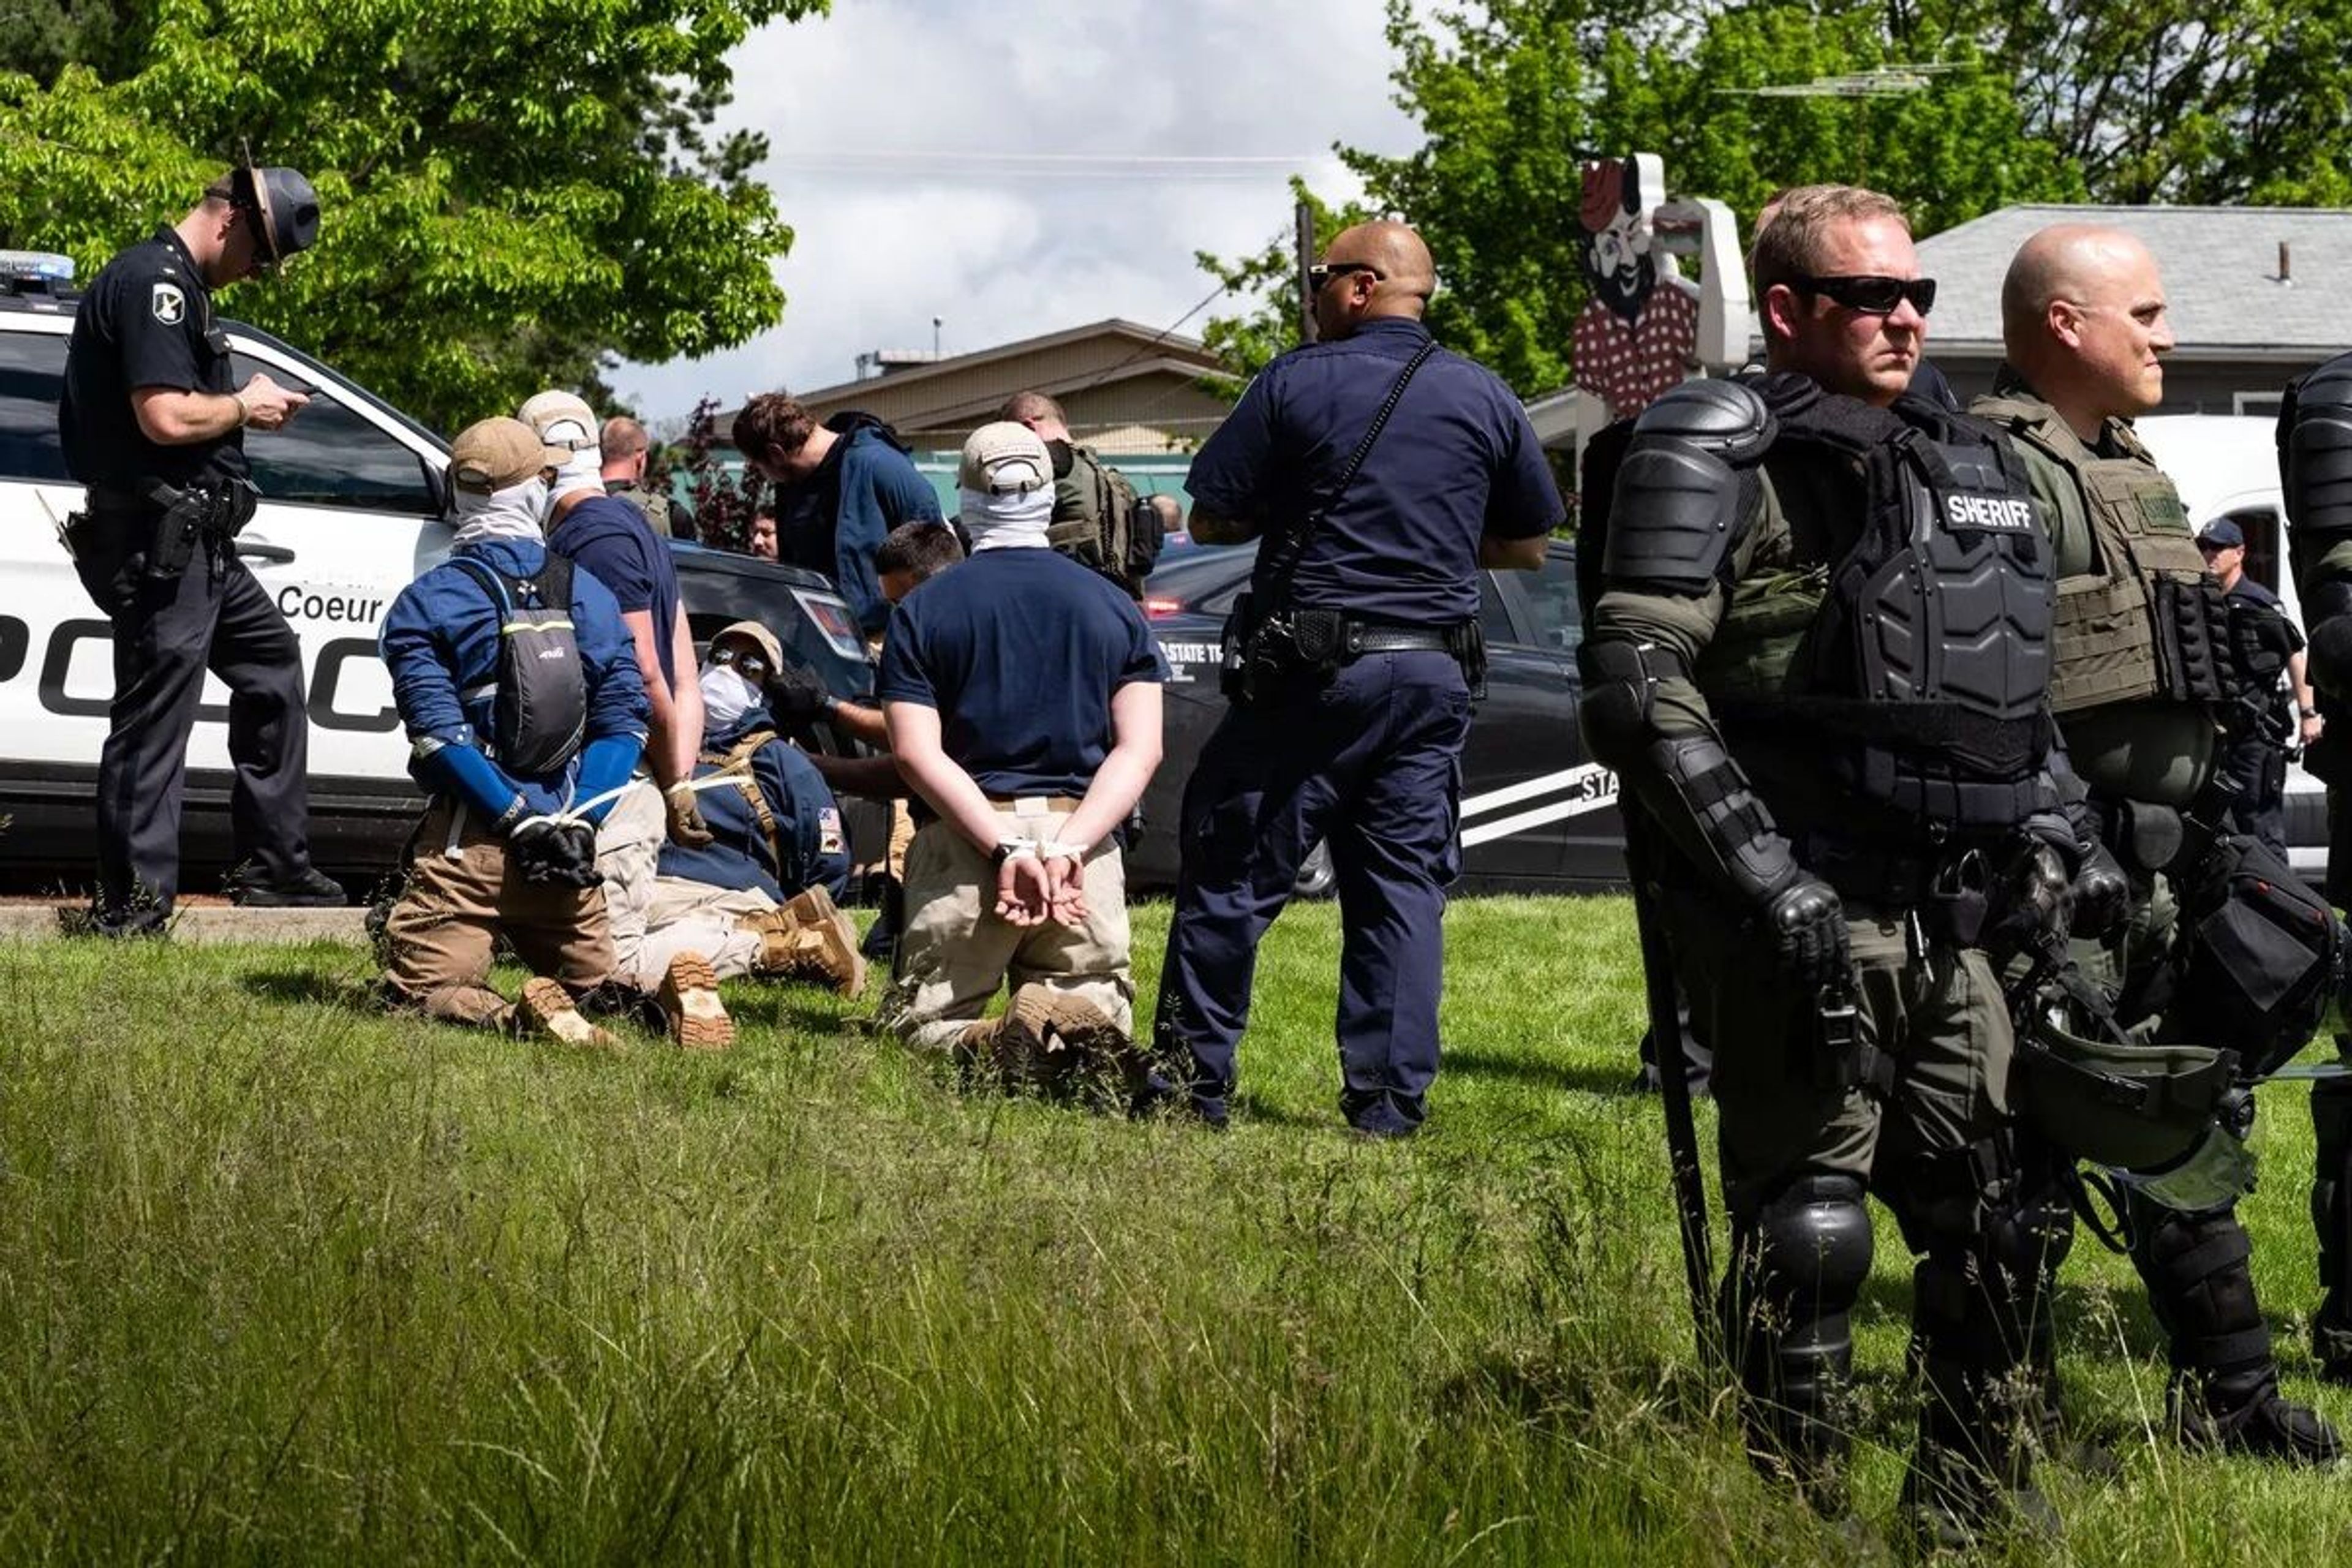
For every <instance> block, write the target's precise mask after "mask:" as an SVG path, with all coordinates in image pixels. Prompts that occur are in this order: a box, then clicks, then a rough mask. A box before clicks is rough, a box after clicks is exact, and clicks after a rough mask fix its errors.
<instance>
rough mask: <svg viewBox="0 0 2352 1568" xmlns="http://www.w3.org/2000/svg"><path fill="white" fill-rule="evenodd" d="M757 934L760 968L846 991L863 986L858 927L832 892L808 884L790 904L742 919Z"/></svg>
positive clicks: (849, 993)
mask: <svg viewBox="0 0 2352 1568" xmlns="http://www.w3.org/2000/svg"><path fill="white" fill-rule="evenodd" d="M740 924H741V926H742V928H743V929H744V930H746V931H757V932H758V933H759V934H760V973H762V974H768V975H775V976H780V977H782V978H785V979H791V980H806V981H810V982H813V983H814V984H819V985H824V986H829V987H831V988H832V989H833V990H835V991H838V992H840V993H841V994H843V995H844V996H856V995H857V994H860V993H861V992H863V991H864V990H865V989H866V955H865V954H864V953H862V952H858V951H857V928H856V927H855V926H853V925H851V924H850V923H849V917H848V916H847V915H845V914H843V913H842V912H841V911H840V910H837V909H835V907H834V903H833V896H832V895H831V894H829V893H827V892H826V891H825V890H824V889H823V888H811V889H808V890H807V891H806V892H803V893H802V894H801V895H800V896H799V897H797V898H795V899H793V900H792V901H791V902H790V903H788V904H785V905H783V906H782V907H781V908H778V909H773V910H768V911H766V912H765V913H763V914H756V915H750V916H747V917H745V918H744V920H743V921H741V922H740Z"/></svg>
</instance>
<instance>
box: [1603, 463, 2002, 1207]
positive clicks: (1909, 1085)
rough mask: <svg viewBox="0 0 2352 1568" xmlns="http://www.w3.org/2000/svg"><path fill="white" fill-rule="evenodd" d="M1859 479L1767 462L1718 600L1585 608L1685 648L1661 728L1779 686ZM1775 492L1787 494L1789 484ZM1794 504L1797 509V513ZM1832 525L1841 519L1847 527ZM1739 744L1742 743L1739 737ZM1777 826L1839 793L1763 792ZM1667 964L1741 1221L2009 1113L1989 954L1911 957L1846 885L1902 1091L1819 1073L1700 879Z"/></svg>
mask: <svg viewBox="0 0 2352 1568" xmlns="http://www.w3.org/2000/svg"><path fill="white" fill-rule="evenodd" d="M1859 488H1860V485H1859V480H1858V479H1855V478H1853V477H1852V476H1836V475H1831V474H1825V473H1822V472H1820V471H1818V470H1817V469H1813V468H1799V467H1796V466H1794V465H1790V466H1788V467H1784V468H1775V467H1774V466H1773V465H1772V464H1771V462H1770V459H1769V458H1768V459H1767V463H1766V474H1765V480H1764V483H1763V485H1762V486H1761V487H1760V489H1761V493H1760V496H1759V502H1758V507H1757V511H1756V517H1755V520H1754V521H1753V522H1751V524H1750V525H1749V527H1748V531H1747V537H1746V538H1745V539H1744V540H1743V541H1742V542H1740V543H1739V544H1738V545H1737V546H1735V547H1734V552H1733V557H1732V572H1731V577H1732V580H1733V586H1732V589H1731V591H1730V593H1729V594H1728V595H1726V594H1725V593H1724V592H1723V591H1722V590H1721V589H1720V588H1718V589H1716V590H1714V591H1712V592H1710V593H1709V594H1708V595H1706V596H1704V597H1702V598H1696V599H1685V598H1678V597H1673V596H1669V595H1642V594H1633V593H1627V592H1624V591H1622V590H1611V591H1608V592H1605V593H1604V594H1603V595H1602V597H1601V601H1600V604H1599V605H1598V606H1596V608H1595V611H1594V615H1593V625H1594V626H1595V627H1601V626H1610V627H1614V628H1619V629H1622V631H1624V632H1626V633H1628V634H1631V635H1633V636H1636V637H1640V638H1642V639H1643V640H1647V641H1652V642H1655V643H1657V644H1658V645H1660V646H1662V647H1666V648H1668V649H1671V650H1672V651H1674V652H1675V653H1676V654H1678V655H1680V656H1681V658H1682V662H1683V664H1684V665H1685V667H1686V668H1689V669H1690V670H1691V672H1692V676H1693V679H1692V680H1689V681H1681V680H1673V679H1667V680H1662V681H1660V682H1659V684H1658V687H1657V692H1656V713H1657V717H1658V723H1659V728H1660V729H1661V730H1663V731H1666V732H1668V733H1706V732H1713V731H1715V729H1716V725H1715V721H1714V718H1713V716H1712V714H1711V713H1710V711H1709V709H1708V699H1709V697H1713V698H1715V699H1716V700H1725V699H1727V698H1736V697H1740V696H1747V695H1752V694H1755V693H1759V692H1765V691H1769V690H1773V689H1780V688H1782V687H1783V686H1784V685H1785V684H1786V683H1787V682H1789V681H1790V679H1791V677H1790V663H1791V661H1792V660H1793V658H1795V656H1796V652H1797V649H1798V647H1799V645H1800V643H1801V639H1802V637H1803V634H1804V632H1805V631H1806V629H1807V628H1809V627H1810V626H1811V625H1812V624H1813V621H1814V618H1815V616H1817V615H1818V614H1819V611H1820V608H1821V604H1822V592H1823V589H1824V587H1825V585H1826V583H1827V579H1828V570H1829V569H1828V563H1829V562H1831V561H1833V560H1835V559H1837V558H1838V557H1840V556H1841V555H1843V552H1845V550H1846V549H1847V548H1848V547H1850V546H1851V544H1852V542H1853V540H1852V537H1851V529H1852V527H1853V524H1852V522H1851V521H1850V520H1851V519H1853V517H1854V516H1855V514H1856V512H1857V510H1858V500H1857V498H1856V492H1857V491H1858V490H1859ZM1784 495H1785V496H1786V498H1787V499H1786V500H1785V501H1784V500H1783V496H1784ZM1792 514H1793V516H1792ZM1841 523H1843V525H1844V531H1843V534H1842V533H1841V528H1840V525H1841ZM1734 754H1735V755H1737V754H1738V749H1737V748H1736V747H1735V748H1734ZM1769 804H1770V805H1771V807H1772V810H1773V813H1774V815H1775V816H1776V817H1777V818H1778V819H1779V821H1780V826H1781V828H1782V830H1783V831H1785V832H1790V833H1792V834H1794V833H1799V832H1802V831H1804V830H1806V829H1808V828H1814V829H1825V828H1834V827H1835V826H1838V823H1839V819H1840V817H1841V816H1842V815H1843V807H1842V806H1841V805H1840V803H1839V802H1838V801H1836V800H1834V799H1814V800H1800V799H1788V798H1773V799H1771V800H1770V801H1769ZM1669 893H1670V901H1671V905H1672V907H1671V908H1670V909H1669V910H1668V911H1667V919H1668V922H1669V926H1670V928H1671V929H1672V931H1673V932H1674V947H1675V954H1676V965H1675V966H1676V970H1677V975H1678V978H1679V979H1680V980H1681V981H1682V984H1683V985H1684V988H1685V994H1687V995H1688V996H1689V997H1690V998H1691V1005H1692V1009H1693V1012H1694V1015H1695V1018H1696V1019H1704V1020H1705V1022H1704V1024H1703V1025H1702V1026H1700V1027H1699V1029H1698V1032H1699V1034H1700V1037H1702V1038H1705V1039H1708V1040H1710V1041H1713V1042H1714V1043H1715V1047H1716V1053H1717V1054H1716V1060H1715V1077H1714V1082H1715V1094H1716V1101H1717V1106H1718V1108H1719V1110H1720V1118H1719V1124H1720V1130H1721V1131H1720V1138H1721V1153H1722V1162H1723V1182H1724V1196H1725V1202H1726V1203H1727V1205H1729V1206H1730V1208H1731V1211H1732V1213H1733V1214H1734V1215H1735V1216H1750V1217H1752V1216H1753V1215H1755V1213H1756V1212H1757V1209H1758V1207H1759V1205H1760V1204H1761V1203H1762V1201H1763V1200H1764V1198H1765V1197H1766V1196H1768V1195H1769V1194H1770V1193H1771V1192H1772V1191H1774V1190H1775V1189H1776V1188H1778V1187H1780V1186H1783V1185H1785V1184H1787V1183H1788V1181H1789V1180H1790V1178H1792V1177H1797V1176H1801V1175H1839V1176H1849V1177H1852V1178H1853V1179H1854V1180H1855V1181H1857V1182H1860V1183H1862V1184H1864V1185H1870V1184H1872V1181H1873V1174H1874V1170H1876V1169H1878V1168H1879V1162H1880V1154H1879V1150H1880V1146H1881V1144H1882V1143H1884V1144H1885V1145H1886V1147H1887V1150H1888V1152H1889V1154H1890V1155H1891V1156H1893V1157H1894V1159H1895V1160H1896V1161H1900V1160H1902V1159H1905V1158H1908V1157H1910V1156H1913V1155H1916V1154H1921V1153H1930V1152H1937V1151H1952V1150H1966V1149H1968V1148H1969V1146H1971V1145H1973V1144H1975V1143H1977V1142H1979V1141H1981V1140H1983V1139H1985V1138H1988V1137H1990V1136H1991V1135H1992V1134H1994V1133H1995V1132H1996V1131H1999V1130H2000V1128H2002V1127H2004V1126H2005V1125H2007V1124H2008V1121H2009V1120H2010V1110H2009V1102H2008V1081H2009V1062H2010V1054H2011V1044H2012V1039H2011V1024H2010V1018H2009V1011H2008V1005H2007V1003H2006V1002H2005V1001H2004V999H2003V997H2002V994H2001V990H2000V984H1999V983H1998V980H1997V978H1996V977H1994V976H1993V975H1992V974H1991V973H1990V970H1989V969H1988V968H1987V966H1986V964H1985V962H1984V956H1983V954H1982V953H1981V952H1978V951H1977V950H1975V949H1961V948H1955V947H1951V946H1949V945H1948V944H1946V943H1943V942H1934V943H1932V944H1930V945H1929V946H1928V948H1927V952H1924V953H1920V954H1914V953H1913V952H1910V951H1909V945H1910V944H1908V943H1907V942H1906V940H1905V916H1906V912H1907V911H1906V910H1905V909H1904V908H1902V907H1899V906H1875V907H1874V906H1873V905H1872V904H1871V903H1870V902H1869V901H1868V900H1856V899H1854V898H1852V897H1849V898H1847V900H1846V915H1847V922H1848V927H1849V931H1850V940H1851V942H1852V944H1853V956H1854V961H1855V963H1856V965H1857V966H1858V968H1859V969H1860V970H1861V971H1862V982H1863V984H1862V985H1861V991H1860V994H1859V995H1858V996H1857V997H1856V999H1855V1004H1856V1006H1857V1008H1858V1010H1859V1013H1860V1017H1859V1023H1860V1025H1861V1027H1862V1033H1863V1039H1864V1043H1865V1044H1866V1045H1867V1046H1869V1047H1873V1048H1874V1049H1875V1050H1878V1051H1882V1052H1885V1053H1887V1054H1889V1055H1891V1056H1893V1057H1895V1058H1898V1059H1899V1061H1900V1063H1901V1072H1900V1078H1899V1081H1898V1084H1897V1088H1896V1091H1895V1093H1894V1094H1893V1095H1892V1096H1888V1097H1885V1098H1882V1097H1881V1096H1880V1095H1879V1094H1877V1093H1876V1092H1875V1091H1874V1090H1872V1089H1870V1088H1869V1087H1867V1086H1866V1085H1859V1084H1846V1085H1833V1084H1829V1083H1828V1082H1826V1079H1828V1078H1829V1077H1830V1076H1831V1075H1832V1072H1833V1069H1834V1064H1832V1063H1831V1062H1829V1061H1827V1060H1826V1059H1824V1058H1825V1056H1826V1053H1825V1051H1824V1048H1823V1047H1822V1045H1821V1023H1820V1014H1819V1008H1818V1005H1817V1004H1816V1001H1815V999H1814V998H1812V997H1810V996H1801V995H1798V994H1796V992H1795V991H1794V989H1793V988H1792V987H1791V986H1790V984H1789V983H1788V981H1787V979H1786V977H1785V976H1784V975H1782V974H1781V973H1780V969H1779V966H1778V964H1777V963H1775V961H1774V958H1773V954H1772V952H1771V949H1770V947H1769V944H1765V943H1759V942H1758V940H1757V935H1756V932H1755V930H1754V927H1753V922H1752V921H1750V920H1749V919H1748V911H1747V910H1740V909H1738V908H1734V907H1730V906H1728V905H1727V903H1726V901H1725V900H1723V899H1722V898H1721V896H1720V894H1719V893H1718V892H1717V889H1713V888H1711V887H1707V886H1705V885H1703V884H1692V885H1690V886H1687V887H1685V888H1679V889H1671V888H1670V889H1669Z"/></svg>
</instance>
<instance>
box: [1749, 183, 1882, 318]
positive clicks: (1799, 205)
mask: <svg viewBox="0 0 2352 1568" xmlns="http://www.w3.org/2000/svg"><path fill="white" fill-rule="evenodd" d="M1766 205H1768V206H1769V205H1771V204H1769V203H1768V204H1766ZM1882 217H1884V218H1893V219H1894V220H1895V222H1896V223H1899V224H1901V225H1902V226H1903V232H1904V233H1906V234H1909V233H1910V232H1911V219H1910V217H1909V216H1907V215H1906V214H1905V212H1904V211H1903V204H1902V203H1900V202H1898V201H1896V200H1895V198H1894V197H1893V196H1890V195H1882V194H1881V193H1879V192H1877V191H1873V190H1865V189H1864V187H1862V186H1860V185H1799V186H1797V187H1796V188H1795V189H1794V190H1791V191H1787V192H1784V193H1782V194H1781V195H1780V205H1779V210H1778V211H1776V212H1774V213H1773V214H1772V221H1771V222H1769V223H1768V224H1766V225H1764V226H1762V227H1761V228H1759V229H1758V230H1757V231H1756V247H1755V248H1754V249H1753V250H1751V251H1749V252H1748V278H1749V280H1750V281H1751V282H1752V283H1753V285H1754V287H1755V289H1756V295H1755V298H1756V302H1757V306H1758V308H1759V310H1761V308H1762V306H1763V302H1764V295H1765V293H1766V291H1767V290H1769V289H1770V288H1771V287H1772V286H1773V285H1774V284H1775V283H1788V284H1793V283H1795V282H1796V281H1797V279H1801V278H1811V277H1814V276H1817V275H1818V274H1819V273H1820V271H1821V267H1822V252H1823V251H1824V250H1826V249H1827V248H1828V240H1829V234H1830V230H1831V229H1832V228H1834V227H1836V226H1839V225H1840V224H1847V223H1866V222H1868V221H1869V220H1871V219H1873V218H1882ZM1764 330H1765V332H1766V334H1767V335H1768V336H1769V334H1770V332H1771V330H1772V325H1771V318H1770V317H1769V315H1767V316H1766V317H1765V319H1764Z"/></svg>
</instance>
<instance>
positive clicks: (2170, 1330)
mask: <svg viewBox="0 0 2352 1568" xmlns="http://www.w3.org/2000/svg"><path fill="white" fill-rule="evenodd" d="M2131 1219H2132V1229H2133V1233H2134V1239H2133V1246H2132V1261H2133V1262H2134V1263H2135V1264H2137V1265H2138V1267H2139V1273H2140V1278H2141V1279H2144V1280H2146V1281H2147V1292H2148V1300H2149V1304H2150V1305H2151V1306H2153V1307H2154V1308H2155V1309H2156V1316H2157V1321H2158V1322H2160V1323H2162V1324H2163V1325H2164V1329H2165V1332H2166V1333H2167V1334H2168V1335H2169V1336H2170V1337H2171V1341H2172V1367H2173V1381H2172V1388H2171V1393H2170V1395H2169V1397H2168V1401H2167V1404H2168V1409H2169V1412H2170V1415H2171V1417H2172V1421H2173V1426H2174V1428H2175V1430H2177V1431H2178V1432H2179V1434H2180V1439H2181V1441H2182V1443H2183V1444H2185V1445H2187V1446H2189V1447H2200V1448H2209V1449H2218V1450H2222V1451H2226V1452H2230V1453H2237V1454H2251V1455H2252V1456H2254V1457H2256V1458H2265V1459H2279V1460H2284V1461H2285V1462H2286V1463H2289V1464H2296V1465H2326V1464H2333V1463H2334V1462H2335V1461H2336V1457H2337V1455H2338V1454H2340V1453H2341V1452H2342V1449H2343V1445H2342V1444H2341V1443H2340V1442H2339V1441H2338V1440H2337V1439H2336V1433H2335V1430H2334V1429H2333V1428H2332V1427H2330V1426H2328V1425H2327V1423H2326V1421H2324V1420H2322V1419H2321V1418H2320V1416H2319V1415H2318V1413H2317V1412H2316V1411H2314V1410H2311V1409H2309V1408H2307V1407H2306V1406H2304V1405H2295V1404H2293V1403H2291V1402H2290V1401H2289V1400H2287V1399H2286V1397H2285V1396H2284V1395H2283V1394H2280V1393H2279V1387H2278V1367H2277V1364H2276V1363H2275V1362H2273V1359H2272V1356H2271V1330H2270V1324H2269V1323H2267V1322H2266V1321H2263V1312H2262V1305H2261V1303H2260V1302H2258V1301H2257V1300H2255V1298H2254V1275H2253V1269H2252V1267H2251V1264H2250V1260H2251V1258H2252V1255H2253V1243H2252V1241H2251V1240H2249V1239H2248V1237H2247V1236H2246V1230H2245V1226H2242V1225H2240V1224H2239V1223H2238V1215H2237V1211H2236V1210H2235V1209H2234V1208H2228V1209H2216V1210H2212V1211H2210V1212H2208V1213H2205V1214H2198V1215H2184V1214H2179V1213H2177V1212H2175V1211H2173V1210H2170V1209H2166V1208H2161V1207H2159V1206H2158V1205H2155V1204H2152V1203H2149V1202H2147V1200H2146V1199H2144V1198H2139V1197H2137V1196H2135V1197H2134V1199H2133V1201H2132V1205H2131Z"/></svg>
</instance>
